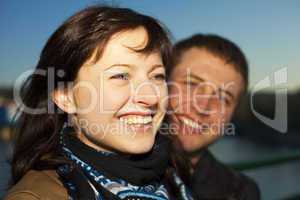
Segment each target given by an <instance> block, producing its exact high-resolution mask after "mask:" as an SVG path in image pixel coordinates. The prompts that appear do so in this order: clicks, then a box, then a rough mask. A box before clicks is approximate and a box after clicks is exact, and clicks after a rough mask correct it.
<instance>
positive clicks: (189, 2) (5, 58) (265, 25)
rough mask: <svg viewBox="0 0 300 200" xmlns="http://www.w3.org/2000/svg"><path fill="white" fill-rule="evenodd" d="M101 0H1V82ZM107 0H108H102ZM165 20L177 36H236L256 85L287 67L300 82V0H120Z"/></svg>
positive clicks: (30, 63)
mask: <svg viewBox="0 0 300 200" xmlns="http://www.w3.org/2000/svg"><path fill="white" fill-rule="evenodd" d="M97 2H99V1H87V0H86V1H79V0H51V1H50V0H48V1H40V0H27V1H17V0H0V27H1V28H0V86H4V85H11V84H13V83H14V81H15V79H16V78H17V77H18V76H19V75H20V74H21V73H22V72H24V71H26V70H28V69H31V68H34V67H35V64H36V63H37V61H38V57H39V54H40V51H41V49H42V48H43V45H44V44H45V42H46V40H47V39H48V37H49V36H50V35H51V34H52V33H53V32H54V30H55V29H56V28H57V27H58V26H59V25H60V24H61V23H62V22H63V21H64V20H65V19H66V18H67V17H69V16H70V15H72V14H73V13H74V12H76V11H78V10H79V9H81V8H84V7H85V6H87V5H92V4H95V3H97ZM102 2H103V1H102ZM105 2H107V3H109V4H111V3H113V4H114V5H119V6H122V7H129V8H132V9H134V10H137V11H139V12H142V13H144V14H148V15H151V16H154V17H155V18H157V19H159V20H160V21H162V22H163V23H164V24H165V25H166V26H167V27H168V28H169V30H170V31H171V32H172V34H173V36H174V41H177V40H180V39H182V38H184V37H188V36H190V35H192V34H194V33H197V32H202V33H216V34H219V35H222V36H225V37H227V38H229V39H231V40H233V41H234V42H236V43H237V44H238V45H239V46H240V47H241V48H242V49H243V51H244V52H245V54H246V55H247V58H248V60H249V63H250V86H253V85H255V83H257V82H258V81H259V80H261V79H263V78H265V77H266V76H271V75H272V74H273V72H275V71H276V70H278V69H281V68H283V67H287V69H288V86H289V87H291V88H295V87H298V86H300V78H299V75H300V12H299V10H300V1H298V0H286V1H283V0H265V1H258V0H254V1H247V2H245V1H243V3H242V1H238V0H232V1H226V0H210V1H208V0H207V1H202V0H186V1H182V0H164V1H158V0H128V1H125V0H114V1H105Z"/></svg>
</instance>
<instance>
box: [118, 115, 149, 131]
mask: <svg viewBox="0 0 300 200" xmlns="http://www.w3.org/2000/svg"><path fill="white" fill-rule="evenodd" d="M119 120H120V122H121V123H123V124H124V125H126V126H127V127H129V128H130V129H131V130H133V131H135V132H145V131H148V130H149V129H150V128H152V121H153V117H152V115H125V116H122V117H120V118H119Z"/></svg>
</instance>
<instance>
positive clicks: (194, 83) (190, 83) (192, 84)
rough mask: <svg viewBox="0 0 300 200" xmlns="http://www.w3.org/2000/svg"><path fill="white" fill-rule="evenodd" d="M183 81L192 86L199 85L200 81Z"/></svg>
mask: <svg viewBox="0 0 300 200" xmlns="http://www.w3.org/2000/svg"><path fill="white" fill-rule="evenodd" d="M183 83H184V84H186V85H191V86H196V85H198V83H196V82H193V81H184V82H183Z"/></svg>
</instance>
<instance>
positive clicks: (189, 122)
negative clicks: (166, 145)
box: [182, 117, 202, 129]
mask: <svg viewBox="0 0 300 200" xmlns="http://www.w3.org/2000/svg"><path fill="white" fill-rule="evenodd" d="M182 121H183V123H184V124H185V125H187V126H190V127H192V128H196V129H201V128H202V127H201V125H200V124H198V123H197V122H195V121H193V120H190V119H188V118H185V117H183V118H182Z"/></svg>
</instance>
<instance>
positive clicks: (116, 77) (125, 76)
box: [110, 73, 129, 80]
mask: <svg viewBox="0 0 300 200" xmlns="http://www.w3.org/2000/svg"><path fill="white" fill-rule="evenodd" d="M110 78H111V79H120V80H128V79H129V74H128V73H122V74H116V75H113V76H112V77H110Z"/></svg>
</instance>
